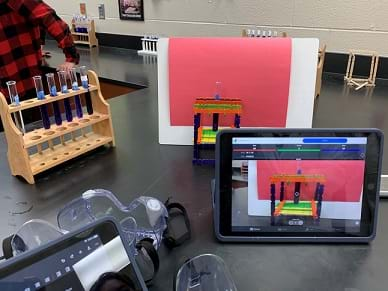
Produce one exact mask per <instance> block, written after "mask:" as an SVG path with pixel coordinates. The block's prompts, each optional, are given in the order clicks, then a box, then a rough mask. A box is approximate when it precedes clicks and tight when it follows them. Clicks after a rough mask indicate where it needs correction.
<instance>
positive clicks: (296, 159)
mask: <svg viewBox="0 0 388 291" xmlns="http://www.w3.org/2000/svg"><path fill="white" fill-rule="evenodd" d="M382 152H383V134H382V132H381V131H379V130H377V129H236V130H233V129H232V130H224V131H221V132H220V133H219V134H218V135H217V142H216V181H215V189H214V208H215V211H214V222H215V232H216V236H217V238H218V239H219V240H221V241H235V242H240V241H289V242H291V241H295V242H368V241H370V240H372V239H373V238H374V236H375V233H376V220H377V209H378V200H379V186H380V174H381V161H382Z"/></svg>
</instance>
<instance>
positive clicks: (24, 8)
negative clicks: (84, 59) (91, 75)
mask: <svg viewBox="0 0 388 291" xmlns="http://www.w3.org/2000/svg"><path fill="white" fill-rule="evenodd" d="M8 5H9V6H10V7H11V8H12V9H14V10H15V11H18V12H19V14H21V15H23V16H25V17H27V18H28V19H29V20H30V21H31V22H32V23H34V24H36V25H39V26H40V27H41V28H43V29H44V30H46V31H47V32H48V33H49V34H50V35H51V36H52V37H53V38H54V39H55V40H56V41H57V42H58V47H59V48H61V49H63V53H64V54H65V57H66V62H65V64H64V66H65V67H68V66H71V64H69V63H74V64H78V62H79V54H78V52H77V49H76V48H75V46H74V42H73V38H72V36H71V33H70V29H69V26H68V25H67V24H66V23H65V22H64V21H63V20H62V19H61V18H59V17H58V15H57V14H56V12H55V11H54V9H52V8H51V7H50V6H48V5H47V4H45V3H44V2H42V1H41V0H9V1H8ZM66 63H67V64H66Z"/></svg>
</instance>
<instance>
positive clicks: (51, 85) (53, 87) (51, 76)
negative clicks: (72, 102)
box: [46, 73, 62, 125]
mask: <svg viewBox="0 0 388 291" xmlns="http://www.w3.org/2000/svg"><path fill="white" fill-rule="evenodd" d="M46 78H47V84H48V87H49V90H50V96H51V97H55V96H58V94H57V86H56V85H55V78H54V74H53V73H48V74H46ZM53 108H54V117H55V124H56V125H61V124H62V116H61V110H60V109H59V103H58V101H54V102H53Z"/></svg>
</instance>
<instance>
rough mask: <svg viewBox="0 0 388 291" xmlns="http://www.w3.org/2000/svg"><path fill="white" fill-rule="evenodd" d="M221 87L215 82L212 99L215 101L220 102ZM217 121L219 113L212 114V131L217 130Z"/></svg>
mask: <svg viewBox="0 0 388 291" xmlns="http://www.w3.org/2000/svg"><path fill="white" fill-rule="evenodd" d="M221 86H222V83H221V82H220V81H217V82H216V90H215V93H214V98H215V99H216V100H221ZM218 120H219V113H214V114H213V131H217V130H218Z"/></svg>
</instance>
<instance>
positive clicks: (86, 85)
mask: <svg viewBox="0 0 388 291" xmlns="http://www.w3.org/2000/svg"><path fill="white" fill-rule="evenodd" d="M80 74H81V82H82V87H83V88H84V89H86V90H88V92H86V93H85V102H86V109H87V111H88V114H89V115H92V114H93V104H92V97H91V96H90V92H89V80H88V70H87V69H86V67H85V66H82V67H80Z"/></svg>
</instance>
